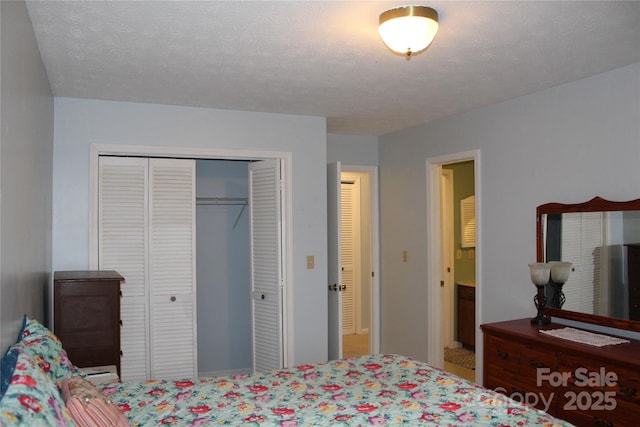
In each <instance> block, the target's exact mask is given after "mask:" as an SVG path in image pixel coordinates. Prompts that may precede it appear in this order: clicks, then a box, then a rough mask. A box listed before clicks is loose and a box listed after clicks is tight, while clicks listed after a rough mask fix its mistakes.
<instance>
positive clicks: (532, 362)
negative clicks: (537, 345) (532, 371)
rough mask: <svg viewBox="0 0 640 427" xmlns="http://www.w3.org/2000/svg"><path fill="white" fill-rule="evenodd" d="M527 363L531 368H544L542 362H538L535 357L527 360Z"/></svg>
mask: <svg viewBox="0 0 640 427" xmlns="http://www.w3.org/2000/svg"><path fill="white" fill-rule="evenodd" d="M529 365H531V367H532V368H544V363H542V362H538V361H537V360H535V359H531V360H529Z"/></svg>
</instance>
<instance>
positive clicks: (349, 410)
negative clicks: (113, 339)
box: [102, 354, 569, 427]
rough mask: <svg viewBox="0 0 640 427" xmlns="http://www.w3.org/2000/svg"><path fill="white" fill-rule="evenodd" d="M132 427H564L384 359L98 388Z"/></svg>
mask: <svg viewBox="0 0 640 427" xmlns="http://www.w3.org/2000/svg"><path fill="white" fill-rule="evenodd" d="M102 391H103V393H104V394H106V395H107V396H109V397H110V399H111V400H112V401H113V402H114V403H115V404H117V405H118V406H119V408H120V409H121V410H122V411H123V412H124V414H125V415H126V416H127V418H128V419H129V422H130V423H131V425H132V426H143V425H144V426H151V425H180V426H201V425H227V426H237V425H260V426H368V425H408V426H417V425H425V426H426V425H443V426H446V425H456V426H477V425H487V426H501V427H506V426H523V425H530V426H534V425H535V426H539V425H543V426H564V425H569V424H565V423H563V422H562V421H559V420H557V419H555V418H553V417H551V416H549V415H547V414H545V413H544V412H541V411H538V410H536V409H531V408H528V407H525V406H523V405H521V404H519V403H517V402H514V401H512V400H510V399H508V398H506V397H504V396H502V395H499V394H497V393H494V392H492V391H489V390H486V389H483V388H481V387H479V386H477V385H474V384H473V383H470V382H468V381H466V380H464V379H461V378H459V377H457V376H454V375H451V374H448V373H446V372H443V371H441V370H439V369H436V368H433V367H431V366H430V365H428V364H426V363H423V362H419V361H417V360H413V359H411V358H407V357H404V356H399V355H394V354H386V355H375V356H362V357H357V358H351V359H343V360H338V361H331V362H328V363H324V364H315V365H302V366H297V367H295V368H290V369H281V370H277V371H273V372H270V373H267V374H256V375H243V376H233V377H220V378H201V379H199V380H190V379H186V380H163V381H146V382H127V383H122V384H115V385H108V386H105V387H103V388H102Z"/></svg>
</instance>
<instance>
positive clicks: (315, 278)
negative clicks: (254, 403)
mask: <svg viewBox="0 0 640 427" xmlns="http://www.w3.org/2000/svg"><path fill="white" fill-rule="evenodd" d="M55 112H56V113H55V133H54V157H53V269H54V270H64V269H77V268H87V267H88V266H89V247H88V246H89V157H90V155H89V154H90V146H91V144H109V145H137V146H157V147H187V148H191V149H194V150H197V149H214V148H215V149H219V150H249V151H263V152H267V151H272V152H273V151H275V152H290V153H292V159H293V160H292V168H293V170H292V171H291V173H292V180H291V182H292V188H291V189H290V190H291V192H292V193H291V194H292V200H293V207H292V218H290V220H291V221H292V230H293V231H292V236H288V237H289V238H290V239H291V242H292V247H291V248H290V249H291V251H292V254H291V259H292V266H291V275H292V277H289V279H290V280H289V283H290V284H292V286H291V288H290V289H289V291H290V292H291V295H289V296H290V297H291V298H292V301H293V305H294V312H293V319H291V322H290V325H291V326H292V328H293V332H292V335H291V337H292V339H293V352H294V354H293V360H292V361H291V362H292V363H306V362H310V361H317V360H326V358H327V302H326V301H327V294H326V284H327V213H326V203H327V197H326V194H327V189H326V157H327V154H326V123H325V119H324V118H319V117H306V116H292V115H280V114H266V113H251V112H240V111H228V110H216V109H206V108H190V107H178V106H168V105H154V104H137V103H123V102H111V101H97V100H81V99H69V98H56V100H55ZM307 255H313V256H315V259H316V263H315V269H306V256H307Z"/></svg>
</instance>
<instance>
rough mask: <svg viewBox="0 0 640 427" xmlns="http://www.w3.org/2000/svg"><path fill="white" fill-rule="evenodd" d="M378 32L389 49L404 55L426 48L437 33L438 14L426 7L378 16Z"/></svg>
mask: <svg viewBox="0 0 640 427" xmlns="http://www.w3.org/2000/svg"><path fill="white" fill-rule="evenodd" d="M378 32H379V33H380V37H382V40H383V41H384V43H385V44H386V45H387V46H388V47H389V49H391V50H393V51H395V52H398V53H400V54H403V55H406V56H407V59H408V58H409V57H411V55H412V54H414V53H417V52H420V51H422V50H424V49H426V48H427V46H429V45H430V44H431V42H432V41H433V38H434V37H435V35H436V32H438V12H436V11H435V10H434V9H432V8H430V7H427V6H405V7H399V8H396V9H390V10H387V11H386V12H383V13H382V14H381V15H380V24H379V27H378Z"/></svg>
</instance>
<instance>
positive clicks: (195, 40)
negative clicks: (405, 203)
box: [27, 0, 640, 135]
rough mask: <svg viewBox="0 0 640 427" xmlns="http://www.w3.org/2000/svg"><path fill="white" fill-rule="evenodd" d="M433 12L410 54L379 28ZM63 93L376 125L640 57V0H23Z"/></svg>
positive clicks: (333, 126)
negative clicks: (418, 7)
mask: <svg viewBox="0 0 640 427" xmlns="http://www.w3.org/2000/svg"><path fill="white" fill-rule="evenodd" d="M407 4H423V5H427V6H430V7H433V8H435V9H436V10H438V12H439V14H440V30H439V32H438V34H437V35H436V38H435V40H434V42H433V44H432V45H431V46H430V47H429V48H428V49H427V50H426V51H425V52H423V53H421V54H419V55H417V56H415V57H413V58H412V59H411V60H410V61H407V60H405V59H404V58H403V57H401V56H396V55H394V54H392V53H391V52H390V51H389V50H388V49H387V48H386V47H385V46H384V44H383V43H382V41H381V40H380V38H379V36H378V33H377V23H378V16H379V14H380V13H381V12H383V11H385V10H387V9H390V8H392V7H398V6H402V5H407ZM27 7H28V10H29V14H30V16H31V20H32V22H33V27H34V29H35V34H36V38H37V41H38V45H39V48H40V52H41V55H42V58H43V61H44V65H45V67H46V70H47V74H48V76H49V81H50V84H51V87H52V90H53V93H54V95H55V96H60V97H74V98H94V99H106V100H119V101H133V102H148V103H160V104H175V105H187V106H198V107H214V108H223V109H231V110H248V111H261V112H272V113H288V114H300V115H310V116H322V117H327V131H328V132H331V133H357V134H368V135H380V134H384V133H388V132H391V131H395V130H399V129H403V128H406V127H409V126H413V125H417V124H421V123H426V122H429V121H431V120H435V119H438V118H441V117H445V116H449V115H453V114H456V113H460V112H463V111H467V110H470V109H472V108H476V107H479V106H483V105H488V104H493V103H496V102H500V101H504V100H507V99H511V98H514V97H517V96H521V95H525V94H528V93H532V92H535V91H539V90H542V89H545V88H549V87H552V86H556V85H559V84H562V83H566V82H569V81H573V80H577V79H580V78H583V77H587V76H591V75H594V74H598V73H601V72H604V71H608V70H611V69H614V68H619V67H622V66H625V65H628V64H632V63H635V62H640V1H630V2H623V1H603V2H597V1H434V2H428V3H427V2H422V1H417V2H402V3H399V2H390V1H380V2H378V1H94V0H85V1H27Z"/></svg>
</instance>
